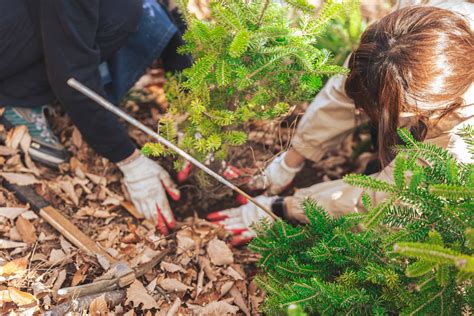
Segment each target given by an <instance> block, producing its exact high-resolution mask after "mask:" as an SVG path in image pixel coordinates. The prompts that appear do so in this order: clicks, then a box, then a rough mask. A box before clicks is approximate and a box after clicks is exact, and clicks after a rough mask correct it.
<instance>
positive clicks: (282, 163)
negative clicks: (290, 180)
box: [280, 151, 304, 173]
mask: <svg viewBox="0 0 474 316" xmlns="http://www.w3.org/2000/svg"><path fill="white" fill-rule="evenodd" d="M286 153H287V152H286V151H285V152H284V153H283V154H282V155H281V156H280V157H281V161H280V166H281V167H282V168H283V170H285V171H288V172H289V173H297V172H300V171H301V169H303V167H304V163H302V164H301V166H298V167H290V166H288V165H287V164H286V162H285V156H286Z"/></svg>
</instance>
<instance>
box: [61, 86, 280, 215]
mask: <svg viewBox="0 0 474 316" xmlns="http://www.w3.org/2000/svg"><path fill="white" fill-rule="evenodd" d="M67 84H68V85H69V86H70V87H71V88H74V89H76V90H77V91H79V92H80V93H82V94H84V95H85V96H87V97H89V98H90V99H92V100H94V101H95V102H97V103H98V104H99V105H101V106H102V107H104V108H105V109H107V110H108V111H110V112H112V113H114V114H115V115H117V116H118V117H120V118H122V119H124V120H125V121H127V122H128V123H130V124H132V125H133V126H135V127H136V128H138V129H140V130H141V131H143V132H144V133H145V134H147V135H149V136H151V137H153V138H154V139H156V140H157V141H158V142H159V143H161V144H163V145H165V146H166V147H168V148H171V149H172V150H174V151H175V152H176V153H177V154H178V155H180V156H181V157H183V158H184V159H186V160H187V161H189V162H191V163H192V164H193V165H195V166H196V167H198V168H199V169H201V170H202V171H204V172H205V173H207V174H208V175H210V176H211V177H213V178H214V179H216V180H217V181H219V182H220V183H222V184H223V185H225V186H227V187H229V188H231V189H232V190H234V191H235V192H237V193H240V194H242V195H243V196H245V198H246V199H247V200H249V201H250V202H252V203H253V204H255V205H256V206H257V207H258V208H260V209H261V210H262V211H264V212H265V213H267V214H268V215H269V216H270V217H272V218H273V219H275V220H276V219H278V216H276V215H275V214H274V213H273V212H272V211H271V210H270V209H269V208H268V207H266V206H264V205H262V204H261V203H260V202H258V201H257V200H256V199H254V198H253V197H251V196H250V195H249V194H248V193H246V192H245V191H243V190H242V189H240V188H239V187H238V186H236V185H234V184H233V183H231V182H230V181H228V180H227V179H225V178H224V177H222V176H221V175H219V174H217V173H216V172H214V171H213V170H211V169H209V168H208V167H207V166H206V165H204V164H202V163H201V162H200V161H199V160H197V159H196V158H194V157H193V156H191V155H189V154H188V153H187V152H185V151H184V150H182V149H181V148H179V147H178V146H176V145H175V144H173V143H172V142H170V141H169V140H167V139H166V138H164V137H163V136H161V135H160V134H158V133H156V132H154V131H153V130H151V129H150V128H148V127H147V126H145V125H144V124H143V123H141V122H139V121H138V120H136V119H134V118H133V117H131V116H130V115H128V114H127V113H125V112H124V111H122V110H121V109H120V108H119V107H117V106H115V105H113V104H112V103H110V102H109V101H107V100H106V99H104V98H103V97H101V96H100V95H98V94H97V93H95V92H94V91H92V90H91V89H89V88H88V87H86V86H85V85H83V84H82V83H80V82H79V81H77V80H76V79H74V78H71V79H69V80H68V81H67Z"/></svg>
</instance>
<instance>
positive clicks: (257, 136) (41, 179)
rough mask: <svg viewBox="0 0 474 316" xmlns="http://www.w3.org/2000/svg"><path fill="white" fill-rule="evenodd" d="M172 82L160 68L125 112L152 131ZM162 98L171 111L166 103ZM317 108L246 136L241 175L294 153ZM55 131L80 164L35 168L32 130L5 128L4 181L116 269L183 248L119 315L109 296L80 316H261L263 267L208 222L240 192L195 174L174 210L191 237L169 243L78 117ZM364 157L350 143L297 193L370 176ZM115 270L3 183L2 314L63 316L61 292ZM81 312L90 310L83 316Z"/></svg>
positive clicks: (128, 298) (60, 120)
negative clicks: (32, 197)
mask: <svg viewBox="0 0 474 316" xmlns="http://www.w3.org/2000/svg"><path fill="white" fill-rule="evenodd" d="M147 77H148V78H147ZM157 78H158V79H159V80H157ZM162 78H163V71H162V70H161V69H159V68H156V67H155V68H152V69H150V70H149V72H148V73H147V74H146V75H145V77H144V78H143V80H141V85H142V87H141V89H142V90H141V93H140V94H139V95H140V97H139V98H138V100H137V99H136V98H130V99H129V100H128V101H127V102H126V104H125V108H126V110H127V111H128V112H129V113H132V115H134V116H135V117H136V118H138V119H139V120H140V121H142V122H143V123H144V124H146V125H148V126H150V127H152V128H153V127H155V125H156V121H157V120H158V119H159V118H160V117H161V116H163V113H164V110H165V109H166V107H167V105H166V102H165V100H164V98H163V82H164V79H162ZM146 82H148V84H144V83H146ZM144 91H145V93H143V92H144ZM132 95H133V94H132ZM157 99H158V100H160V102H161V104H159V105H157V104H156V103H155V101H156V100H157ZM138 104H140V106H138ZM306 107H307V105H302V106H300V107H296V108H295V109H294V111H293V112H292V113H291V114H290V115H289V116H288V117H287V118H285V119H282V120H280V121H277V122H256V123H252V124H249V125H248V126H246V127H245V128H246V130H247V132H248V134H249V143H248V145H246V146H244V147H243V148H238V149H234V148H231V149H230V154H229V156H230V157H231V158H230V161H229V163H231V164H233V165H235V166H237V167H239V168H244V167H249V166H252V167H253V168H250V169H248V168H247V169H246V170H247V171H249V170H250V171H252V170H253V171H252V172H256V171H258V170H261V169H262V168H264V167H265V165H266V164H267V163H268V162H269V161H270V160H271V158H272V157H274V155H275V154H278V153H279V152H281V151H283V150H285V149H286V148H288V146H289V144H290V139H291V136H292V135H293V134H294V129H295V127H296V122H297V120H298V118H299V117H300V116H301V113H302V112H303V111H304V110H305V109H306ZM58 109H59V110H60V108H58ZM50 121H51V123H52V125H53V129H54V130H55V131H57V132H58V135H59V138H60V140H61V142H62V143H63V144H65V146H66V147H67V149H68V150H69V151H70V152H71V153H72V158H71V159H70V161H69V163H66V164H63V165H61V166H60V168H59V170H52V169H49V168H46V167H44V166H42V165H40V164H37V165H36V164H34V163H33V162H32V161H31V159H30V158H29V157H28V155H21V154H20V152H19V149H20V148H22V149H27V148H28V146H29V143H30V142H31V138H30V137H29V135H28V133H27V130H26V129H25V128H24V127H19V128H15V129H13V130H11V131H9V132H7V131H6V130H5V128H4V127H3V126H1V125H0V139H4V140H5V141H4V144H0V177H3V178H5V179H6V180H8V181H10V182H12V183H14V184H19V185H26V184H27V185H31V186H33V187H34V189H35V191H36V192H37V193H38V194H39V195H40V196H42V197H43V198H45V199H46V200H47V201H48V202H49V203H50V204H51V205H52V206H53V207H54V208H56V209H58V210H59V211H60V212H61V213H62V214H64V215H65V216H66V217H67V218H69V219H70V220H71V221H72V222H73V223H74V224H75V225H76V226H77V227H78V228H79V229H80V230H81V231H83V232H84V233H85V234H87V235H89V236H90V237H91V238H93V239H94V240H95V241H96V242H97V243H98V244H99V245H100V246H101V247H102V248H103V249H105V250H106V252H107V253H108V254H110V255H111V256H112V257H113V258H114V259H116V260H118V261H121V262H126V263H128V264H129V265H130V266H131V267H136V266H138V265H140V264H143V263H146V262H147V261H149V260H151V258H153V257H154V256H156V255H157V254H158V253H160V252H161V251H163V250H164V249H167V248H168V247H173V248H176V251H175V252H173V253H171V254H169V255H167V256H166V257H165V258H164V259H163V260H162V262H161V263H160V264H158V265H157V266H155V267H154V268H153V269H151V270H150V271H148V272H147V273H145V274H144V275H143V276H142V277H140V278H139V279H137V280H135V281H134V282H133V283H132V284H131V285H130V286H129V287H128V288H126V289H125V291H124V299H123V300H119V301H118V303H117V302H115V304H114V306H111V305H110V301H108V300H107V298H108V297H109V296H113V295H112V294H110V295H109V294H105V296H103V295H98V296H97V297H94V298H93V299H91V300H90V302H88V303H87V304H85V305H84V302H81V301H73V302H72V303H74V302H77V304H76V303H75V304H72V305H71V306H72V307H71V306H69V305H67V304H66V305H67V308H66V309H67V310H68V311H75V312H84V313H87V312H88V313H89V314H91V315H92V314H104V313H117V314H125V315H142V314H144V315H153V314H154V313H155V312H159V314H160V315H170V316H171V315H180V314H181V315H191V314H194V315H227V314H240V315H250V314H252V315H256V314H259V306H260V304H261V303H262V301H263V299H264V293H263V292H262V291H261V290H260V289H259V288H258V287H257V286H256V284H255V282H254V280H253V278H254V276H255V274H256V263H257V262H258V260H259V257H258V256H257V255H256V254H253V253H251V252H250V251H249V250H248V249H246V248H245V247H243V248H235V247H232V246H230V244H229V243H228V242H227V241H228V237H229V236H228V235H227V234H226V233H225V232H224V231H223V229H222V228H219V227H216V226H214V225H212V224H210V223H208V222H206V221H204V220H202V219H200V218H199V216H198V215H201V216H203V215H204V214H206V213H208V212H211V211H218V210H222V209H225V208H228V207H235V206H236V201H235V197H234V194H233V192H231V191H230V190H229V189H227V188H225V187H223V186H222V185H220V184H218V183H215V182H213V181H212V180H210V182H208V183H207V184H206V183H203V182H202V181H201V180H200V178H199V174H198V173H194V174H193V175H192V176H191V178H190V180H188V181H187V182H185V183H184V184H183V185H182V186H181V187H180V189H181V191H182V196H183V199H182V201H180V202H179V203H177V202H173V201H171V206H172V208H173V210H174V211H175V213H176V215H177V217H178V219H180V220H181V221H180V222H179V225H178V226H179V228H180V229H179V230H178V232H177V233H174V234H172V235H170V236H168V238H164V237H163V236H161V235H160V234H159V232H157V230H156V228H155V227H154V226H153V224H151V223H150V222H148V221H146V220H144V219H143V217H142V216H141V215H140V214H139V213H138V212H137V211H136V210H135V208H134V207H133V205H132V204H131V203H130V202H128V198H127V196H128V195H127V192H126V191H125V189H124V186H123V184H122V183H121V174H120V172H119V170H118V169H117V168H116V166H115V165H114V164H112V163H110V162H108V161H107V160H106V159H103V158H101V157H99V156H98V155H97V154H95V153H94V152H93V151H92V150H91V149H90V148H89V146H87V144H86V143H85V142H84V141H83V140H82V136H81V135H80V133H79V131H78V130H77V129H76V128H75V127H74V126H73V124H72V123H71V122H70V120H69V119H68V118H67V117H66V116H64V115H63V116H55V117H51V119H50ZM129 133H130V135H131V137H132V138H133V140H134V141H135V142H136V143H137V144H139V145H143V144H145V143H146V142H148V141H151V139H149V138H148V137H147V136H145V135H143V134H141V133H140V132H138V131H136V130H134V129H133V128H129ZM362 137H364V135H362V136H360V138H362ZM362 140H364V139H362ZM358 141H360V139H359V140H358ZM353 147H354V140H352V139H351V138H349V139H348V141H346V142H343V143H342V144H341V146H340V148H338V149H335V150H333V151H331V152H330V153H328V154H327V155H326V156H325V157H324V158H323V159H322V161H321V162H320V163H318V166H314V165H312V164H306V166H305V170H307V172H302V173H300V176H299V177H297V178H296V180H295V184H296V187H300V188H301V187H306V186H308V185H311V184H314V183H316V182H321V181H329V180H333V179H337V178H340V177H341V175H342V174H344V173H347V172H348V171H351V170H358V169H363V168H364V166H363V165H354V163H353V159H352V158H351V154H352V151H353V150H352V149H353ZM160 163H161V164H162V165H163V166H164V167H165V168H166V169H167V170H172V169H173V168H172V164H173V161H172V159H169V158H165V159H162V160H160ZM250 171H249V172H250ZM303 174H304V175H305V176H301V175H303ZM308 175H310V176H308ZM235 181H237V182H238V181H240V180H239V179H235ZM202 185H207V186H206V189H205V190H202V189H201V188H200V187H199V186H202ZM204 192H205V193H204ZM292 192H293V191H292V190H289V191H287V192H285V194H292ZM109 269H112V264H111V262H109V261H108V260H107V259H106V258H105V257H104V258H101V257H95V256H90V255H88V254H86V253H84V252H83V251H81V250H79V249H77V248H76V247H74V246H73V245H71V243H70V242H69V241H67V240H65V239H64V238H63V237H62V236H60V234H59V233H58V232H57V231H55V230H54V229H53V228H52V227H50V226H49V225H47V224H46V223H45V222H44V220H43V219H41V218H40V217H38V216H37V215H36V214H35V213H34V212H33V211H32V208H31V206H30V205H24V204H22V203H20V202H19V201H18V200H17V199H16V198H15V197H14V195H13V194H12V193H11V192H8V191H7V190H6V189H5V188H3V187H2V186H1V184H0V314H4V313H9V312H12V311H15V312H17V313H26V314H28V313H30V314H33V313H41V312H45V311H47V310H50V309H51V310H54V309H55V308H58V307H61V308H63V307H64V306H65V305H64V304H65V303H67V302H64V301H63V300H61V299H60V298H58V297H57V296H56V295H55V294H54V290H57V289H59V288H61V287H69V286H78V285H82V284H87V283H91V282H93V281H94V280H96V279H97V278H99V277H100V276H101V275H103V274H104V273H106V272H107V270H109ZM115 297H119V298H120V297H121V296H120V295H119V296H117V295H115ZM74 306H81V308H82V309H81V310H74ZM66 309H61V310H66Z"/></svg>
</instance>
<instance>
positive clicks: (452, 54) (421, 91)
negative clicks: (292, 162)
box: [345, 6, 474, 164]
mask: <svg viewBox="0 0 474 316" xmlns="http://www.w3.org/2000/svg"><path fill="white" fill-rule="evenodd" d="M349 68H350V73H349V76H348V78H347V80H346V84H345V89H346V93H347V95H348V96H349V97H351V98H352V99H353V100H354V103H355V105H356V107H357V108H360V109H362V110H363V111H364V112H365V113H366V114H367V115H368V116H369V118H370V120H371V122H372V124H373V125H374V126H375V127H376V128H377V143H378V151H379V158H380V159H381V161H382V163H383V164H386V163H388V161H389V160H390V158H391V157H392V148H393V146H394V145H395V144H396V142H397V140H398V138H397V128H398V127H399V117H400V114H401V112H411V113H415V114H417V115H418V119H419V122H420V123H428V122H427V121H428V118H429V116H430V114H432V111H434V110H436V111H440V113H439V114H440V117H443V116H445V115H446V114H449V113H450V112H451V111H453V110H454V109H456V108H457V107H459V106H462V105H463V99H462V95H463V94H464V93H465V92H466V91H467V89H468V88H469V86H470V85H471V84H472V82H473V81H474V36H473V32H472V31H471V29H470V27H469V24H468V22H467V21H466V20H465V19H464V18H463V17H462V16H460V15H458V14H456V13H454V12H452V11H448V10H444V9H439V8H435V7H427V6H412V7H407V8H403V9H400V10H397V11H395V12H392V13H391V14H389V15H387V16H385V17H384V18H382V19H381V20H379V21H378V22H376V23H374V24H372V25H371V26H370V27H368V29H367V30H366V31H365V32H364V34H363V35H362V38H361V43H360V45H359V47H358V48H357V49H356V50H355V51H354V52H353V54H352V56H351V58H350V60H349ZM427 109H428V110H427ZM421 125H423V124H420V126H421ZM425 126H426V125H425ZM421 130H424V132H423V131H420V130H419V131H418V132H416V131H415V137H417V138H418V139H419V140H422V139H424V137H425V135H426V129H421Z"/></svg>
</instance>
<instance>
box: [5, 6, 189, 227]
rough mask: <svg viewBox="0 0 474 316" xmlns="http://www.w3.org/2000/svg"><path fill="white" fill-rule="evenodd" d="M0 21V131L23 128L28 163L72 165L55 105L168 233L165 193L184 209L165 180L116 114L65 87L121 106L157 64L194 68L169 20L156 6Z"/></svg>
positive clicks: (56, 9) (46, 9) (22, 11)
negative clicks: (49, 112) (57, 131)
mask: <svg viewBox="0 0 474 316" xmlns="http://www.w3.org/2000/svg"><path fill="white" fill-rule="evenodd" d="M0 12H2V19H0V38H1V39H2V41H1V42H0V106H2V107H4V111H3V116H2V118H1V121H0V123H1V124H4V125H5V126H6V127H7V128H13V127H15V126H19V125H26V126H27V127H28V130H29V133H30V135H31V137H32V144H31V147H30V149H29V154H30V156H31V158H32V159H34V160H36V161H40V162H43V163H45V164H47V165H50V166H57V165H58V164H60V163H63V162H65V161H67V158H68V155H67V152H66V151H65V149H64V147H63V146H62V145H61V144H60V142H59V141H58V139H57V137H56V136H55V135H54V133H53V132H52V131H51V129H50V127H49V125H48V123H47V121H46V118H45V114H44V109H45V106H46V105H48V104H50V103H51V102H53V101H54V100H58V101H59V103H60V104H61V106H62V107H63V109H64V110H65V112H66V113H67V114H68V115H69V117H70V118H71V120H72V121H73V123H74V124H75V125H76V126H77V128H78V129H79V131H80V132H81V134H82V136H83V137H84V139H85V140H86V141H87V143H88V144H89V145H90V146H91V147H92V148H93V149H94V150H95V151H96V152H97V153H99V154H100V155H102V156H103V157H105V158H108V159H109V160H110V161H111V162H114V163H117V164H118V166H119V168H120V170H121V171H122V172H123V173H124V182H125V185H126V187H127V188H128V191H129V193H130V197H131V199H132V201H133V203H134V204H135V206H136V208H137V209H138V211H140V212H141V213H143V214H144V215H145V217H146V218H148V219H151V220H154V221H156V222H157V224H159V227H160V229H161V231H162V232H163V233H166V232H167V231H168V228H173V227H174V225H175V220H174V217H173V213H172V211H171V209H170V206H169V203H168V200H167V197H166V193H165V192H168V193H169V194H170V196H171V197H172V198H174V199H179V191H178V190H177V189H176V186H175V185H174V183H173V182H172V180H171V178H170V176H169V175H168V173H167V172H166V171H165V170H164V169H163V168H161V166H159V165H158V164H156V163H155V162H154V161H152V160H149V159H148V158H146V157H144V156H142V155H141V154H140V153H139V151H138V150H137V148H136V146H135V144H134V143H133V142H132V141H131V139H130V138H129V136H128V134H127V130H126V128H125V127H124V126H123V125H122V124H121V123H119V121H118V120H117V118H116V117H115V116H114V115H113V114H111V113H109V112H108V111H106V110H105V109H103V108H101V107H100V106H99V105H97V104H95V103H94V102H93V101H91V100H90V99H88V98H87V97H85V96H83V95H82V94H80V93H79V92H76V91H75V90H73V89H71V88H70V87H69V86H68V85H67V83H66V81H67V80H68V79H69V78H76V79H77V80H79V81H80V82H82V83H83V84H85V85H86V86H88V87H89V88H91V89H92V90H94V91H96V92H97V93H99V94H101V95H102V96H104V97H106V98H108V99H109V100H110V101H112V102H114V103H116V104H117V103H119V102H120V100H121V99H122V98H123V97H124V96H125V94H126V93H127V91H128V90H129V89H130V88H131V87H132V86H133V84H134V83H135V82H136V81H137V80H138V79H139V77H140V76H141V75H142V74H143V73H144V72H145V70H146V68H147V67H148V66H149V65H151V64H152V63H153V61H154V60H155V59H156V58H158V57H160V56H161V58H162V60H163V65H164V67H165V70H166V71H171V72H176V71H180V70H182V69H184V68H186V67H189V66H190V65H191V59H190V58H189V56H182V55H179V54H177V52H176V49H177V48H178V47H179V46H180V45H181V44H182V43H183V41H182V37H181V32H180V31H179V30H178V29H177V27H176V26H175V25H174V24H173V22H172V21H171V19H170V16H168V13H167V12H166V11H165V10H164V9H163V7H161V6H160V5H159V4H157V3H156V1H155V0H75V1H70V0H3V1H0ZM157 209H158V211H157Z"/></svg>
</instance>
